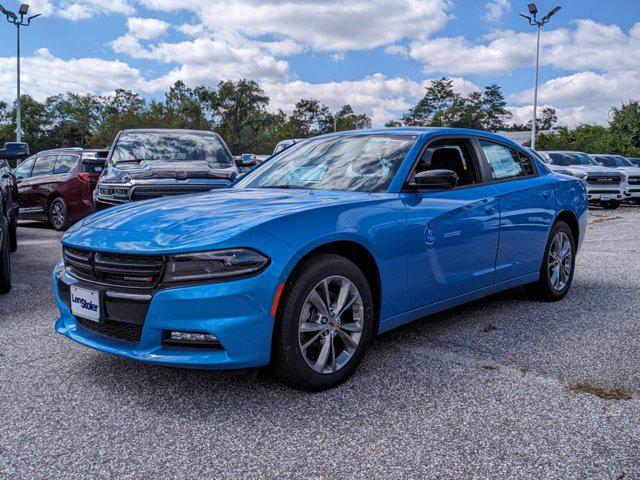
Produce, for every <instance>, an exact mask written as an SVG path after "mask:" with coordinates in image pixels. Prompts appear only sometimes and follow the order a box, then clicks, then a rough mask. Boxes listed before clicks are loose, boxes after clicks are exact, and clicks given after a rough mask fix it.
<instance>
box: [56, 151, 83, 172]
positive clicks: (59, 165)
mask: <svg viewBox="0 0 640 480" xmlns="http://www.w3.org/2000/svg"><path fill="white" fill-rule="evenodd" d="M77 161H78V156H77V155H60V156H58V161H57V162H56V166H55V168H54V169H53V173H55V174H61V173H69V172H70V171H71V169H72V168H73V166H74V165H75V164H76V162H77Z"/></svg>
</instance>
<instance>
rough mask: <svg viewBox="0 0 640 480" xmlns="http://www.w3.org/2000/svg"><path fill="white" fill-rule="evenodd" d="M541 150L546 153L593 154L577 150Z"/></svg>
mask: <svg viewBox="0 0 640 480" xmlns="http://www.w3.org/2000/svg"><path fill="white" fill-rule="evenodd" d="M540 151H541V152H545V153H565V154H573V155H575V154H580V155H593V154H589V153H585V152H578V151H576V150H540Z"/></svg>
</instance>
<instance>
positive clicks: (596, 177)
mask: <svg viewBox="0 0 640 480" xmlns="http://www.w3.org/2000/svg"><path fill="white" fill-rule="evenodd" d="M538 153H539V154H540V155H541V156H542V157H543V158H544V159H545V160H546V161H547V162H548V164H549V166H551V165H554V166H558V167H562V168H566V169H567V170H568V171H569V172H570V175H573V176H574V177H577V178H580V179H581V180H584V181H585V183H586V185H587V194H588V198H589V202H591V203H598V204H600V206H602V208H604V209H608V210H614V209H616V208H618V207H619V206H620V204H621V203H622V202H623V201H624V200H625V199H626V187H625V184H626V181H627V178H626V175H625V174H624V173H623V172H621V171H618V170H616V169H613V168H608V167H603V166H601V165H599V164H598V162H596V161H595V159H593V158H592V157H591V156H589V155H587V154H586V153H583V152H569V151H540V152H538Z"/></svg>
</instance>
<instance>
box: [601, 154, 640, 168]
mask: <svg viewBox="0 0 640 480" xmlns="http://www.w3.org/2000/svg"><path fill="white" fill-rule="evenodd" d="M595 159H596V160H597V161H598V162H600V163H602V165H604V166H605V167H611V168H616V167H633V164H632V163H631V162H630V161H629V160H627V159H626V158H624V157H618V156H611V157H608V156H604V155H596V157H595Z"/></svg>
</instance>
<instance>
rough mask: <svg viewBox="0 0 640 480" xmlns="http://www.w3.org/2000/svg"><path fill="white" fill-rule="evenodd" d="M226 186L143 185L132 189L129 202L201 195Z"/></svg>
mask: <svg viewBox="0 0 640 480" xmlns="http://www.w3.org/2000/svg"><path fill="white" fill-rule="evenodd" d="M225 186H226V185H223V184H221V185H145V186H138V187H133V190H132V191H131V200H132V201H137V200H146V199H149V198H159V197H166V196H173V195H186V194H189V193H203V192H208V191H210V190H215V189H218V188H224V187H225Z"/></svg>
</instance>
